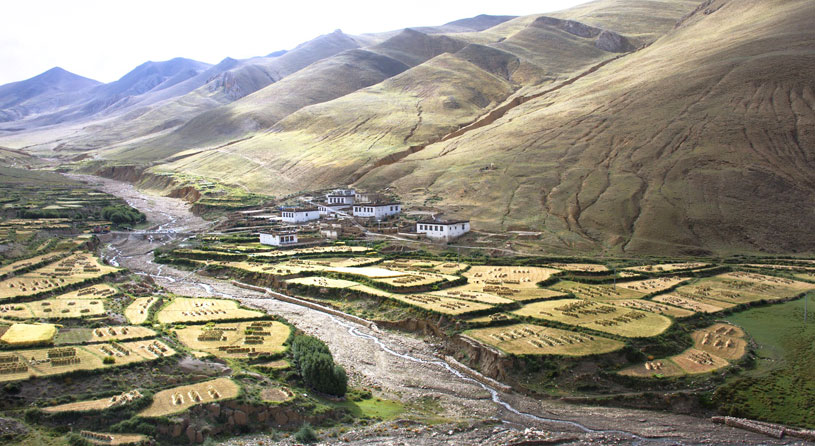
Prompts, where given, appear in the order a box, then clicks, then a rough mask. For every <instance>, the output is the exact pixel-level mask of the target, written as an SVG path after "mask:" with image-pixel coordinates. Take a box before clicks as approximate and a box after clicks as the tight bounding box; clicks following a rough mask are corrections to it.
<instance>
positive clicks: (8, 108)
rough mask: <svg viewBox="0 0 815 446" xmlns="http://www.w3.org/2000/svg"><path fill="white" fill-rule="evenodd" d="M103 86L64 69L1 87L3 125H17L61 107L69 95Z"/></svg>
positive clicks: (0, 117)
mask: <svg viewBox="0 0 815 446" xmlns="http://www.w3.org/2000/svg"><path fill="white" fill-rule="evenodd" d="M97 85H101V84H100V83H99V82H97V81H95V80H92V79H88V78H85V77H82V76H79V75H76V74H73V73H71V72H68V71H65V70H63V69H62V68H59V67H55V68H52V69H50V70H48V71H46V72H44V73H42V74H40V75H38V76H34V77H32V78H31V79H26V80H24V81H20V82H13V83H10V84H6V85H2V86H0V122H8V121H16V120H19V119H23V118H25V117H27V116H29V115H33V114H37V113H40V112H41V111H43V110H49V109H51V108H54V107H58V106H60V105H61V104H62V102H63V101H64V100H65V99H64V97H65V96H66V94H67V93H71V92H75V91H77V90H83V89H86V88H90V87H93V86H97Z"/></svg>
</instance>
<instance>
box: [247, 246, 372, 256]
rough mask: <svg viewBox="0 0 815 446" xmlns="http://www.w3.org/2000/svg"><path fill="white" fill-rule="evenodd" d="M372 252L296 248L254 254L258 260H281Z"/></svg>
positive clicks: (355, 248)
mask: <svg viewBox="0 0 815 446" xmlns="http://www.w3.org/2000/svg"><path fill="white" fill-rule="evenodd" d="M370 251H372V249H371V248H367V247H365V246H315V247H312V248H295V249H285V250H282V249H281V250H276V251H271V252H266V253H261V254H254V255H253V257H258V258H279V257H291V256H296V255H306V256H307V255H322V254H365V253H367V252H370Z"/></svg>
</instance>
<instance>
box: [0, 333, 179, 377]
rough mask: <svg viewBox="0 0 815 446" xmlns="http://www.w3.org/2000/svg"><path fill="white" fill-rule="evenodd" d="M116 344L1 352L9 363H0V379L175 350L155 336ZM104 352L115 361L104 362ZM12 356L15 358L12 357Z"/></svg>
mask: <svg viewBox="0 0 815 446" xmlns="http://www.w3.org/2000/svg"><path fill="white" fill-rule="evenodd" d="M117 345H118V346H119V347H116V346H114V345H113V344H93V345H88V346H76V347H60V348H53V349H51V348H41V349H28V350H13V351H8V352H4V353H3V354H0V356H1V357H4V358H10V359H9V361H10V362H7V364H9V365H7V366H0V382H2V381H14V380H19V379H27V378H29V377H31V376H49V375H58V374H62V373H68V372H74V371H77V370H97V369H106V368H112V367H116V366H119V365H124V364H131V363H134V362H144V361H151V360H154V359H158V358H160V357H164V356H172V355H174V354H175V350H173V349H171V348H170V347H168V346H167V345H166V344H164V343H163V342H160V341H155V340H147V341H132V342H122V343H119V344H117ZM49 354H50V355H51V356H53V358H55V359H56V360H57V361H58V362H59V363H58V364H57V365H54V364H55V363H54V362H53V360H52V358H49ZM54 355H57V356H54ZM106 356H113V357H114V358H115V362H114V363H113V364H104V363H103V362H102V359H103V358H105V357H106ZM12 357H16V358H17V359H16V360H14V359H13V358H12ZM0 362H4V361H3V360H0Z"/></svg>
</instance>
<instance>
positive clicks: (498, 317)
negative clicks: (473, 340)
mask: <svg viewBox="0 0 815 446" xmlns="http://www.w3.org/2000/svg"><path fill="white" fill-rule="evenodd" d="M512 319H515V317H514V316H512V315H511V314H507V313H493V314H488V315H486V316H477V317H474V318H470V319H467V322H470V323H473V324H489V323H492V322H504V321H508V320H512Z"/></svg>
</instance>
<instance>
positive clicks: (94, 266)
mask: <svg viewBox="0 0 815 446" xmlns="http://www.w3.org/2000/svg"><path fill="white" fill-rule="evenodd" d="M117 271H119V269H118V268H114V267H112V266H108V265H103V264H102V263H100V262H99V261H98V259H97V258H96V257H94V256H93V255H92V254H90V253H77V254H72V255H70V256H68V257H66V258H64V259H62V260H59V261H57V262H53V263H50V264H47V265H45V266H42V267H40V268H37V269H34V270H33V271H29V272H27V273H24V274H20V275H19V276H15V277H12V278H10V279H6V280H3V281H0V300H1V299H11V298H15V297H24V296H33V295H36V294H40V293H44V292H47V291H53V290H57V289H59V288H60V287H64V286H69V285H74V284H77V283H81V282H84V281H86V280H90V279H96V278H99V277H102V276H104V275H106V274H110V273H113V272H117Z"/></svg>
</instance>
